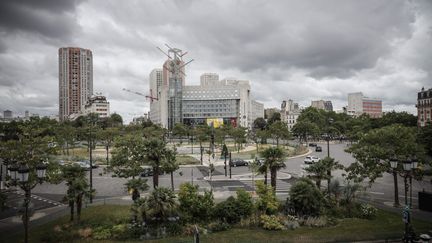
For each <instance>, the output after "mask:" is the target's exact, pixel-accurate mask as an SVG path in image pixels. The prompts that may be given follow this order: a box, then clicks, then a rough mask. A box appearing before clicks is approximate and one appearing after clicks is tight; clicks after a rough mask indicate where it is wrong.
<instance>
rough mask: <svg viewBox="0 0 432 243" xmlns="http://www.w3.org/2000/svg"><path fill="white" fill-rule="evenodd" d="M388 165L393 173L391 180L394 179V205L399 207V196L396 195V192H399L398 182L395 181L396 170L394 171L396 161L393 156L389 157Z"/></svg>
mask: <svg viewBox="0 0 432 243" xmlns="http://www.w3.org/2000/svg"><path fill="white" fill-rule="evenodd" d="M390 167H391V168H392V173H393V181H394V190H395V192H394V204H393V206H394V207H399V206H400V204H399V197H398V192H399V188H398V183H397V172H396V168H397V167H398V161H397V159H396V158H395V157H393V158H391V159H390Z"/></svg>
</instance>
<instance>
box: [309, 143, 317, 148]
mask: <svg viewBox="0 0 432 243" xmlns="http://www.w3.org/2000/svg"><path fill="white" fill-rule="evenodd" d="M316 146H317V144H316V143H309V147H316Z"/></svg>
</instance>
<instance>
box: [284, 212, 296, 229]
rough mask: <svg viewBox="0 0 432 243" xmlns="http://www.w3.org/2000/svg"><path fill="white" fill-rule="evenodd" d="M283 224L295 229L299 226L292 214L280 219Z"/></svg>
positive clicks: (287, 227)
mask: <svg viewBox="0 0 432 243" xmlns="http://www.w3.org/2000/svg"><path fill="white" fill-rule="evenodd" d="M282 222H283V225H284V226H285V228H286V229H292V230H294V229H297V228H298V227H300V223H299V221H298V218H297V217H294V216H292V215H287V216H286V217H284V218H283V220H282Z"/></svg>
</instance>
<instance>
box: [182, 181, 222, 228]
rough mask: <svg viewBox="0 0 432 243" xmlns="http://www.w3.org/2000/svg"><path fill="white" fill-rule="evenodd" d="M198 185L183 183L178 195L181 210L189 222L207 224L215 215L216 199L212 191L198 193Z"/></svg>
mask: <svg viewBox="0 0 432 243" xmlns="http://www.w3.org/2000/svg"><path fill="white" fill-rule="evenodd" d="M198 188H199V187H198V185H192V184H190V183H183V184H181V185H180V191H179V193H178V200H179V203H180V205H179V210H180V213H181V214H182V216H183V218H184V219H185V220H186V221H187V222H191V223H197V222H206V221H208V220H209V219H210V217H211V215H212V213H213V207H214V199H213V193H212V192H211V191H207V190H204V194H203V195H201V194H200V193H198Z"/></svg>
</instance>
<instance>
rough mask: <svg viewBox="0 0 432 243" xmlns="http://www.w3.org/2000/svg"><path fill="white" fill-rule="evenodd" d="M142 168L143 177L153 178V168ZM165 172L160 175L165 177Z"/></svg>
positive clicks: (141, 174)
mask: <svg viewBox="0 0 432 243" xmlns="http://www.w3.org/2000/svg"><path fill="white" fill-rule="evenodd" d="M141 168H143V170H142V172H141V173H140V176H141V177H148V176H153V168H152V167H150V166H141ZM163 174H164V172H163V171H160V172H159V175H163Z"/></svg>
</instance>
